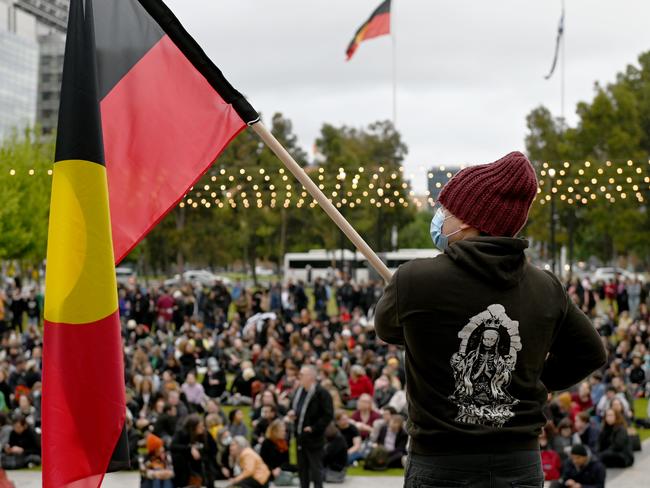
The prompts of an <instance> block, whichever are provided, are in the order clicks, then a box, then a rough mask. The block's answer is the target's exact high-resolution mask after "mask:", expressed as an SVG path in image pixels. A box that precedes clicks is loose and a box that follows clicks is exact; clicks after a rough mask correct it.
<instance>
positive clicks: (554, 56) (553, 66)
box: [544, 8, 564, 80]
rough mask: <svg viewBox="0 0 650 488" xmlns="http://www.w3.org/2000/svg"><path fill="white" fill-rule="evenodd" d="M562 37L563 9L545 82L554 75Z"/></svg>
mask: <svg viewBox="0 0 650 488" xmlns="http://www.w3.org/2000/svg"><path fill="white" fill-rule="evenodd" d="M563 35H564V8H563V9H562V16H561V17H560V24H559V25H558V27H557V37H556V40H555V54H554V55H553V64H552V65H551V70H550V71H549V73H548V74H547V75H546V76H545V77H544V79H545V80H548V79H550V78H551V76H553V73H555V67H556V66H557V60H558V57H559V55H560V45H561V44H562V36H563Z"/></svg>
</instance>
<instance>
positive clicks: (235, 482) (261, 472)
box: [228, 435, 271, 488]
mask: <svg viewBox="0 0 650 488" xmlns="http://www.w3.org/2000/svg"><path fill="white" fill-rule="evenodd" d="M230 456H231V458H232V459H233V460H234V462H236V463H237V465H238V466H239V468H240V473H239V474H238V475H237V476H235V477H234V478H231V479H229V480H228V486H229V487H234V486H238V487H240V488H265V487H268V486H269V480H270V479H271V471H270V470H269V468H268V466H267V465H266V464H264V461H263V460H262V458H261V457H260V455H259V454H257V453H256V452H255V451H254V450H253V449H251V447H250V444H249V443H248V441H247V440H246V438H245V437H242V436H240V435H238V436H236V437H235V438H233V440H232V442H231V443H230Z"/></svg>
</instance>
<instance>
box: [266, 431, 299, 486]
mask: <svg viewBox="0 0 650 488" xmlns="http://www.w3.org/2000/svg"><path fill="white" fill-rule="evenodd" d="M260 456H262V460H263V461H264V462H265V463H266V465H267V466H268V468H269V469H270V470H271V479H272V480H273V483H274V484H275V485H276V486H291V484H292V482H293V478H294V473H296V471H297V467H296V466H294V465H292V464H291V463H290V462H289V443H288V442H287V427H286V425H285V423H284V421H283V420H280V419H276V420H274V421H273V422H271V423H270V424H269V426H268V428H267V429H266V434H265V436H264V440H263V441H262V445H261V448H260Z"/></svg>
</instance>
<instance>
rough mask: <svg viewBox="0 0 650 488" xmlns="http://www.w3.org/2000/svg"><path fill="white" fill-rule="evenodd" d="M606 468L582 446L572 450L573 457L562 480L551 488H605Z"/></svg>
mask: <svg viewBox="0 0 650 488" xmlns="http://www.w3.org/2000/svg"><path fill="white" fill-rule="evenodd" d="M606 474H607V473H606V471H605V466H603V464H602V463H601V462H600V461H598V460H597V459H594V458H593V457H592V456H591V453H590V452H589V449H588V448H586V447H585V446H583V445H582V444H576V445H575V446H573V447H572V448H571V457H570V459H569V460H568V461H567V462H566V463H565V465H564V469H563V470H562V478H560V479H559V480H558V481H554V482H553V483H552V484H551V488H604V487H605V476H606Z"/></svg>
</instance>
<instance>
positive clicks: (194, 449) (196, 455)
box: [190, 447, 201, 461]
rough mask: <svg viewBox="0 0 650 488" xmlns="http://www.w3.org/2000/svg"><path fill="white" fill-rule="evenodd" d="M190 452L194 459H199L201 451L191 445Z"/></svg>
mask: <svg viewBox="0 0 650 488" xmlns="http://www.w3.org/2000/svg"><path fill="white" fill-rule="evenodd" d="M190 452H191V453H192V457H193V458H194V460H195V461H199V460H200V459H201V453H200V452H199V450H198V449H197V448H196V447H193V448H192V449H191V450H190Z"/></svg>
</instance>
